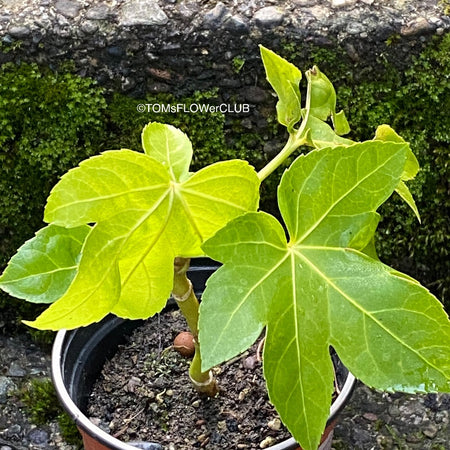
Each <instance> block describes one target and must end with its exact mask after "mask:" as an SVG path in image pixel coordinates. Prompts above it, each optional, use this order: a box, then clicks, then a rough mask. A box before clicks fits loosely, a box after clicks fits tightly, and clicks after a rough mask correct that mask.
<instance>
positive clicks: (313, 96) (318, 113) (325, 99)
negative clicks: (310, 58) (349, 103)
mask: <svg viewBox="0 0 450 450" xmlns="http://www.w3.org/2000/svg"><path fill="white" fill-rule="evenodd" d="M306 78H307V80H308V83H309V85H310V101H309V114H310V115H311V116H314V117H317V118H318V119H320V120H322V121H326V120H327V119H328V118H329V117H330V116H331V118H332V121H333V126H334V130H335V132H336V134H338V135H343V134H347V133H348V132H349V131H350V126H349V124H348V122H347V119H346V118H345V113H344V111H340V112H339V113H336V91H335V90H334V87H333V85H332V83H331V82H330V80H329V79H328V78H327V77H326V75H325V74H323V73H322V72H321V71H320V70H319V68H318V67H317V66H314V67H313V68H312V69H311V70H308V71H307V72H306Z"/></svg>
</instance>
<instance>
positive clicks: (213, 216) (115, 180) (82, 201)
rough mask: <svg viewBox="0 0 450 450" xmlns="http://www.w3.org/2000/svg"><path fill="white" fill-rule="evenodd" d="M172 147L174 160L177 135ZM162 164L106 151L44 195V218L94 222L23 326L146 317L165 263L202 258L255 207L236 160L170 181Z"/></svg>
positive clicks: (253, 182)
mask: <svg viewBox="0 0 450 450" xmlns="http://www.w3.org/2000/svg"><path fill="white" fill-rule="evenodd" d="M171 142H172V141H171V140H168V141H167V143H169V145H170V143H171ZM173 149H174V152H175V155H177V154H179V141H178V140H177V139H174V147H173ZM169 150H170V149H169ZM167 161H170V162H174V161H178V160H177V156H174V157H169V158H168V159H167ZM163 162H164V161H163ZM163 162H161V161H157V160H156V159H154V158H151V157H149V156H148V155H146V154H141V153H136V152H132V151H130V150H121V151H109V152H105V153H103V154H102V155H100V156H97V157H94V158H91V159H89V160H86V161H84V162H83V163H81V164H80V166H79V167H78V168H76V169H73V170H71V171H69V172H68V173H67V174H66V175H64V176H63V177H62V179H61V181H60V182H59V183H58V184H57V185H56V186H55V188H54V189H53V190H52V193H51V195H50V197H49V200H48V204H47V208H46V214H45V218H46V220H51V221H53V222H54V223H58V224H64V225H67V226H76V225H78V224H80V223H95V226H94V227H93V229H92V232H91V233H90V234H89V236H88V238H87V239H86V242H85V244H84V247H83V256H82V259H81V261H80V265H79V270H78V273H77V276H76V277H75V279H74V281H73V283H72V284H71V286H70V287H69V289H68V291H67V292H66V293H65V295H64V296H62V298H60V299H59V300H58V301H57V302H55V303H54V304H53V305H52V306H51V307H50V308H48V309H47V310H46V311H44V313H42V314H41V316H39V318H38V319H37V320H36V321H35V322H32V323H28V324H30V325H32V326H34V327H36V328H45V329H47V328H50V329H60V328H75V327H78V326H83V325H86V324H89V323H91V322H95V321H98V320H100V319H101V318H102V317H104V316H105V315H106V314H107V313H109V312H113V313H115V314H117V315H119V316H121V317H127V318H133V319H136V318H146V317H149V316H151V315H153V314H155V313H156V312H158V311H160V310H161V309H162V308H163V306H164V305H165V303H166V301H167V298H168V297H169V295H170V291H171V288H172V280H173V260H174V258H175V257H176V256H184V257H193V256H200V255H202V254H203V251H202V250H201V248H200V245H201V244H202V242H203V241H204V240H205V239H207V238H208V237H210V236H212V235H213V234H214V233H215V232H216V231H217V229H219V228H221V227H222V226H224V225H225V224H226V223H227V222H228V221H229V220H231V219H232V218H234V217H236V216H238V215H240V214H242V213H244V212H246V211H248V210H255V209H256V207H257V204H258V198H259V194H258V189H259V180H258V178H257V175H256V173H255V171H254V169H253V168H252V167H250V166H249V165H248V163H246V162H244V161H240V160H232V161H225V162H221V163H217V164H213V165H211V166H208V167H206V168H204V169H202V170H200V171H198V172H197V173H195V174H193V175H192V176H190V178H188V179H184V180H183V181H179V182H177V181H174V180H173V178H172V176H173V174H174V172H173V169H172V168H170V167H167V164H163ZM178 174H179V175H180V177H181V178H183V176H182V174H181V172H178Z"/></svg>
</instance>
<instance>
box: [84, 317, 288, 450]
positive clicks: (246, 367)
mask: <svg viewBox="0 0 450 450" xmlns="http://www.w3.org/2000/svg"><path fill="white" fill-rule="evenodd" d="M159 322H160V321H159V320H152V321H149V322H147V323H146V324H145V325H144V326H143V327H141V328H138V329H137V330H136V331H135V333H134V334H133V336H132V338H131V339H130V341H129V344H128V345H125V346H123V347H122V348H121V350H120V351H119V352H118V353H117V354H116V356H115V357H114V358H113V359H112V360H111V361H109V362H108V363H107V364H106V365H105V367H104V370H103V374H102V377H101V379H100V380H99V381H98V382H97V384H96V386H95V387H94V390H93V393H92V395H91V399H90V405H89V409H88V415H89V417H90V418H91V420H93V421H94V423H96V424H98V425H99V426H101V427H102V428H104V429H105V431H107V432H109V433H110V434H111V435H113V436H115V437H117V438H120V439H121V440H122V441H149V442H158V443H160V444H161V445H162V446H163V448H166V449H171V448H176V449H177V450H182V449H186V450H187V449H193V448H202V449H211V450H213V449H214V450H215V449H227V450H230V449H246V448H265V447H268V446H269V445H273V444H275V443H277V442H280V441H283V440H285V439H288V438H289V437H290V435H289V432H288V431H287V430H286V429H285V428H284V427H283V426H282V425H281V423H280V421H279V419H278V417H277V413H276V412H275V410H274V408H273V407H272V406H271V405H270V403H269V400H268V396H267V393H266V388H265V383H264V379H263V376H262V368H261V362H260V361H259V360H258V355H257V348H256V346H257V344H255V346H254V347H252V348H251V349H250V350H248V351H247V352H246V353H244V354H243V355H241V356H239V357H238V358H235V359H234V360H232V361H230V362H229V363H226V364H224V365H222V366H221V367H220V369H217V370H215V374H216V376H217V378H218V381H219V386H220V392H219V395H218V396H217V397H216V398H213V399H211V398H208V397H205V396H202V395H199V394H198V393H197V392H196V391H195V390H194V389H193V387H192V385H191V384H190V381H189V378H188V368H189V360H187V359H185V358H184V357H182V356H181V355H179V354H178V353H177V352H176V351H175V350H174V349H173V348H172V343H173V339H174V337H175V336H176V335H177V334H178V332H180V331H183V330H185V329H186V324H185V322H184V319H183V318H182V316H181V314H180V312H179V311H178V310H177V311H172V312H168V313H165V314H164V317H162V318H161V324H160V323H159Z"/></svg>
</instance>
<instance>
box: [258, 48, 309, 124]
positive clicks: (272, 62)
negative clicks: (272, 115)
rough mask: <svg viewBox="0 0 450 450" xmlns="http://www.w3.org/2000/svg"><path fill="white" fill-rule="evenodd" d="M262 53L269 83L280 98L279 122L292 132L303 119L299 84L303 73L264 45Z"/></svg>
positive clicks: (278, 108) (278, 103)
mask: <svg viewBox="0 0 450 450" xmlns="http://www.w3.org/2000/svg"><path fill="white" fill-rule="evenodd" d="M260 51H261V58H262V61H263V64H264V68H265V71H266V77H267V81H268V82H269V83H270V84H271V86H272V87H273V89H274V91H275V92H276V93H277V96H278V102H277V105H276V109H277V118H278V122H280V123H281V124H282V125H284V126H286V127H287V128H288V131H289V132H291V131H292V129H293V127H294V125H295V124H296V123H297V122H298V121H299V120H300V118H301V111H302V107H301V95H300V88H299V83H300V80H301V79H302V73H301V72H300V70H299V69H297V67H295V66H294V65H293V64H291V63H290V62H288V61H286V60H285V59H284V58H282V57H281V56H278V55H277V54H276V53H274V52H273V51H271V50H269V49H267V48H265V47H263V46H262V45H260Z"/></svg>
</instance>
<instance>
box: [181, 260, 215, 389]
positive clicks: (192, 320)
mask: <svg viewBox="0 0 450 450" xmlns="http://www.w3.org/2000/svg"><path fill="white" fill-rule="evenodd" d="M189 263H190V260H189V259H188V258H175V261H174V278H173V290H172V296H173V298H174V299H175V301H176V302H177V305H178V307H179V308H180V311H181V312H182V314H183V316H184V317H185V319H186V322H187V324H188V326H189V329H190V330H191V333H192V335H193V336H194V345H195V353H194V357H193V359H192V361H191V366H190V368H189V376H190V378H191V381H192V383H193V385H194V387H195V389H196V390H197V391H199V392H202V393H204V394H206V395H209V396H210V397H214V396H215V395H216V394H217V392H218V388H217V382H216V380H215V378H214V377H213V376H212V373H211V371H207V372H202V370H201V366H202V364H201V362H202V359H201V353H200V346H199V344H198V308H199V303H198V299H197V297H196V295H195V293H194V289H193V288H192V283H191V281H190V280H189V278H188V277H187V275H186V272H187V270H188V268H189Z"/></svg>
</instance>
